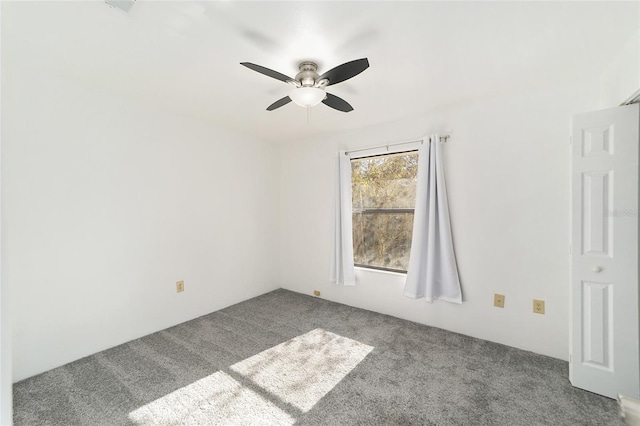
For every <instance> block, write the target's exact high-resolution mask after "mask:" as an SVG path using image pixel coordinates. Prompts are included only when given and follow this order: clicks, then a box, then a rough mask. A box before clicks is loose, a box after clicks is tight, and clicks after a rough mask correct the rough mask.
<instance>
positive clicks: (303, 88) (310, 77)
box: [240, 58, 369, 112]
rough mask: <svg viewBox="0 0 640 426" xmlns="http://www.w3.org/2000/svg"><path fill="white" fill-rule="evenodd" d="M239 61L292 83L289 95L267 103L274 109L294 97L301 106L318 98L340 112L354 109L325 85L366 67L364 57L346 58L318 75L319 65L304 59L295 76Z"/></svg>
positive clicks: (270, 75) (269, 109)
mask: <svg viewBox="0 0 640 426" xmlns="http://www.w3.org/2000/svg"><path fill="white" fill-rule="evenodd" d="M240 65H244V66H245V67H247V68H249V69H252V70H254V71H257V72H259V73H260V74H264V75H266V76H269V77H271V78H275V79H276V80H280V81H284V82H285V83H289V84H290V85H292V86H293V90H292V91H291V93H290V94H289V96H285V97H284V98H282V99H279V100H277V101H275V102H274V103H272V104H271V105H269V106H268V107H267V111H273V110H274V109H276V108H280V107H281V106H283V105H286V104H288V103H289V102H291V101H293V102H294V103H295V104H298V105H300V106H302V107H312V106H316V105H318V104H319V103H320V102H322V103H323V104H325V105H327V106H329V107H331V108H333V109H337V110H338V111H342V112H349V111H353V107H352V106H351V105H349V103H348V102H347V101H345V100H344V99H342V98H339V97H338V96H336V95H332V94H331V93H327V92H326V91H325V87H327V86H331V85H332V84H338V83H341V82H343V81H345V80H348V79H350V78H351V77H355V76H356V75H358V74H360V73H361V72H362V71H364V70H366V69H367V68H369V61H368V60H367V58H362V59H356V60H355V61H351V62H347V63H344V64H342V65H338V66H337V67H335V68H332V69H330V70H329V71H327V72H325V73H324V74H322V75H318V73H317V72H316V70H317V69H318V65H316V64H315V63H314V62H309V61H307V62H303V63H301V64H300V66H299V69H300V72H299V73H298V74H297V75H296V77H295V78H291V77H287V76H286V75H284V74H281V73H279V72H277V71H274V70H272V69H269V68H266V67H263V66H261V65H256V64H252V63H251V62H241V63H240Z"/></svg>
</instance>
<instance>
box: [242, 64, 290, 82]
mask: <svg viewBox="0 0 640 426" xmlns="http://www.w3.org/2000/svg"><path fill="white" fill-rule="evenodd" d="M240 65H244V66H245V67H247V68H249V69H252V70H254V71H257V72H259V73H260V74H264V75H266V76H269V77H271V78H275V79H276V80H280V81H284V82H285V83H286V82H288V81H291V80H293V79H292V78H291V77H287V76H286V75H284V74H281V73H279V72H278V71H274V70H272V69H269V68H266V67H263V66H261V65H256V64H252V63H251V62H240Z"/></svg>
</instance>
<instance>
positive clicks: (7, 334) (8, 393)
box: [0, 6, 13, 425]
mask: <svg viewBox="0 0 640 426" xmlns="http://www.w3.org/2000/svg"><path fill="white" fill-rule="evenodd" d="M1 17H2V7H1V6H0V18H1ZM1 22H2V19H0V27H1ZM0 33H1V31H0ZM1 70H2V61H1V59H0V99H1V98H2V83H1V82H2V78H1V77H2V71H1ZM1 111H2V108H1V106H0V117H1ZM1 135H2V120H0V165H1V164H2V155H1V152H2V149H1V146H2V145H1V140H2V136H1ZM1 174H2V173H1V166H0V194H1V193H2V189H1V188H2V184H3V180H2V177H1ZM4 228H5V225H4V210H3V207H2V201H1V197H0V424H2V425H10V424H11V422H12V418H13V400H12V396H13V395H12V386H11V384H12V378H11V377H12V374H11V328H10V326H9V320H10V315H9V308H10V305H9V288H8V287H9V286H8V284H7V274H6V272H7V271H6V268H4V264H5V260H6V254H7V250H6V247H5V239H4V238H2V234H3V232H4Z"/></svg>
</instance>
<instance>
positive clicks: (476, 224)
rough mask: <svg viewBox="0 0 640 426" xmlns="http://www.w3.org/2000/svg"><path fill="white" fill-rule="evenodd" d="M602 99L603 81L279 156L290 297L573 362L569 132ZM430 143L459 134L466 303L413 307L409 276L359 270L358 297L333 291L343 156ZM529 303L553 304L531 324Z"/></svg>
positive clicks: (455, 184)
mask: <svg viewBox="0 0 640 426" xmlns="http://www.w3.org/2000/svg"><path fill="white" fill-rule="evenodd" d="M589 87H591V89H590V90H589ZM585 89H586V90H585ZM597 98H598V88H597V84H595V82H594V84H592V85H591V86H589V85H584V84H581V85H576V87H574V88H573V89H569V88H555V89H553V90H549V91H546V92H538V93H536V94H529V95H515V94H514V96H512V97H510V98H504V99H494V100H490V101H485V102H481V103H476V104H468V105H465V106H461V107H458V108H454V109H451V110H448V111H444V112H442V113H439V114H434V115H430V116H427V115H424V116H421V117H414V118H413V119H410V120H406V121H403V122H398V123H390V124H386V125H381V126H378V127H376V128H372V129H368V130H365V131H361V132H356V133H352V134H345V135H339V136H335V137H332V138H325V139H318V140H308V141H300V142H296V143H291V144H287V145H285V146H283V148H282V183H281V185H282V194H281V196H282V220H281V227H282V229H283V232H282V255H281V261H282V271H281V280H282V287H284V288H287V289H290V290H293V291H297V292H301V293H306V294H312V292H313V290H314V289H317V290H320V291H321V292H322V297H324V298H327V299H329V300H333V301H337V302H341V303H345V304H348V305H352V306H357V307H361V308H365V309H370V310H373V311H377V312H381V313H385V314H390V315H393V316H397V317H400V318H405V319H408V320H412V321H416V322H420V323H424V324H428V325H432V326H436V327H441V328H444V329H447V330H452V331H456V332H459V333H463V334H467V335H471V336H475V337H479V338H482V339H487V340H491V341H495V342H500V343H504V344H507V345H511V346H515V347H518V348H523V349H527V350H531V351H534V352H538V353H542V354H546V355H550V356H553V357H556V358H560V359H565V360H566V359H568V328H569V314H568V312H569V255H568V245H569V184H570V182H569V165H570V164H569V161H570V155H569V154H570V147H569V134H570V131H569V129H570V120H571V116H572V115H573V114H574V113H577V112H583V111H588V110H591V109H594V108H595V107H596V103H590V102H588V101H587V100H588V99H593V100H595V101H596V102H597ZM354 114H357V109H356V111H355V112H354ZM432 132H438V133H441V134H442V133H448V134H450V135H451V139H450V141H449V143H448V144H447V145H446V148H445V155H446V174H447V183H448V189H449V201H450V207H451V212H452V226H453V232H454V244H455V247H456V252H457V258H458V263H459V269H460V275H461V280H462V290H463V298H464V303H463V304H462V305H455V304H450V303H446V302H435V303H433V304H427V303H426V302H424V300H413V299H409V298H407V297H404V296H403V295H402V290H403V285H404V276H403V275H398V274H390V273H385V272H377V271H369V270H358V271H357V272H356V275H357V277H356V278H357V284H356V286H355V287H341V286H336V285H334V284H330V283H329V280H328V278H329V256H330V244H331V229H332V218H333V191H334V185H335V183H334V182H335V179H334V170H335V161H336V160H335V158H336V152H337V150H338V149H356V148H361V147H369V146H375V145H379V144H384V143H390V142H394V141H402V140H411V139H412V138H415V137H418V136H420V135H424V134H428V133H432ZM494 293H501V294H504V295H506V304H505V307H504V309H500V308H494V307H493V295H494ZM533 298H538V299H544V300H546V314H545V315H540V314H534V313H532V299H533Z"/></svg>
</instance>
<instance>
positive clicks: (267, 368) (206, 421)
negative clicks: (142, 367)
mask: <svg viewBox="0 0 640 426" xmlns="http://www.w3.org/2000/svg"><path fill="white" fill-rule="evenodd" d="M371 350H373V347H372V346H368V345H365V344H363V343H360V342H357V341H355V340H352V339H349V338H346V337H343V336H339V335H337V334H334V333H331V332H328V331H325V330H322V329H319V328H318V329H315V330H313V331H310V332H309V333H306V334H302V335H300V336H297V337H294V338H293V339H291V340H289V341H287V342H284V343H281V344H279V345H277V346H274V347H272V348H270V349H267V350H265V351H263V352H260V353H259V354H257V355H254V356H252V357H250V358H247V359H245V360H243V361H240V362H238V363H236V364H234V365H232V366H231V367H229V370H228V373H226V372H224V371H218V372H216V373H214V374H211V375H209V376H207V377H205V378H202V379H200V380H198V381H196V382H194V383H191V384H189V385H187V386H185V387H182V388H180V389H178V390H176V391H174V392H171V393H170V394H168V395H165V396H163V397H162V398H158V399H156V400H155V401H153V402H150V403H149V404H146V405H144V406H142V407H140V408H138V409H136V410H134V411H132V412H131V413H129V418H130V419H131V421H133V422H134V423H135V424H138V425H149V424H154V425H169V424H181V425H212V424H256V423H259V424H278V425H291V424H294V423H295V420H296V415H297V414H299V413H301V412H307V411H309V410H310V409H311V408H312V407H313V406H314V405H315V404H316V403H317V402H318V401H320V399H321V398H322V397H323V396H324V395H326V394H327V393H328V392H329V391H331V389H333V388H334V387H335V386H336V385H337V384H338V383H339V382H340V381H341V380H342V379H343V378H344V377H345V376H346V375H347V374H349V372H350V371H351V370H353V369H354V368H355V367H356V366H357V365H358V364H359V363H360V362H361V361H362V360H363V359H364V358H365V357H366V356H367V355H368V354H369V352H371ZM233 376H236V378H234V377H233Z"/></svg>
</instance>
